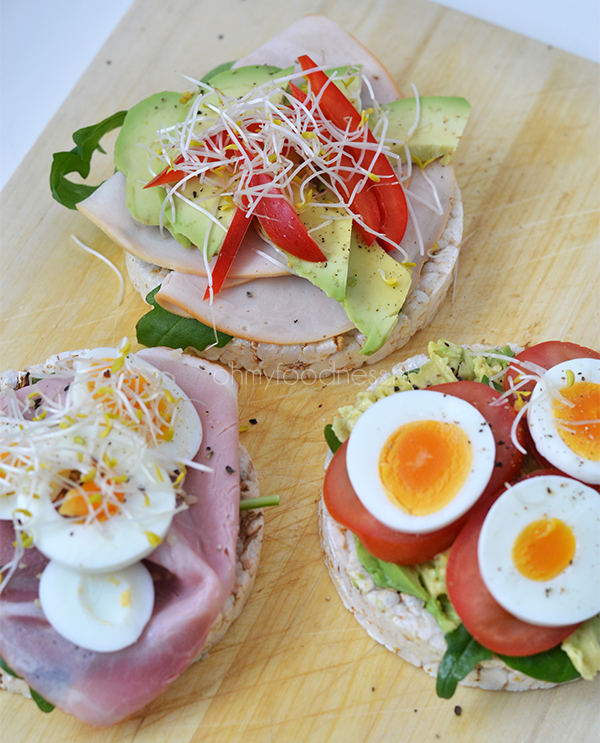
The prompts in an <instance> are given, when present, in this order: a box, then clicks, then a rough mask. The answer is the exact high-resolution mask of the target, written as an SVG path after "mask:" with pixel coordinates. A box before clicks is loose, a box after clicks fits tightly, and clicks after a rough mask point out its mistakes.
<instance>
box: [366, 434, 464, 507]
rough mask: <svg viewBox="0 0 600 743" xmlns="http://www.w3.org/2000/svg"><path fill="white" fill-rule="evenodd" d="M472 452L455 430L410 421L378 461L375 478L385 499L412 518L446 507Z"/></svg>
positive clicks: (389, 440) (393, 436) (389, 441)
mask: <svg viewBox="0 0 600 743" xmlns="http://www.w3.org/2000/svg"><path fill="white" fill-rule="evenodd" d="M472 461H473V452H472V449H471V444H470V442H469V437H468V436H467V434H466V433H465V432H464V431H463V430H462V428H460V427H459V426H457V425H455V424H453V423H442V422H440V421H430V420H426V421H413V422H411V423H406V424H405V425H403V426H401V427H400V428H398V429H397V430H396V431H394V433H393V434H392V435H391V436H390V437H389V439H388V440H387V441H386V444H385V446H384V447H383V450H382V452H381V455H380V457H379V476H380V478H381V482H382V484H383V487H384V489H385V491H386V493H387V496H388V498H389V499H390V500H391V501H392V502H393V503H394V504H395V505H397V506H399V507H400V508H402V510H404V511H406V512H407V513H409V514H411V515H413V516H426V515H428V514H431V513H436V512H437V511H439V510H441V509H442V508H444V506H446V505H448V503H450V501H451V500H452V499H453V498H454V497H455V496H456V494H457V493H458V492H459V490H460V489H461V488H462V486H463V485H464V482H465V480H466V479H467V476H468V474H469V471H470V469H471V463H472Z"/></svg>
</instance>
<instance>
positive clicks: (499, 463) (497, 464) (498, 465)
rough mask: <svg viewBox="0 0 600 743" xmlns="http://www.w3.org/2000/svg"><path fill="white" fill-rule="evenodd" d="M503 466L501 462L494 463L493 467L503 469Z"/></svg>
mask: <svg viewBox="0 0 600 743" xmlns="http://www.w3.org/2000/svg"><path fill="white" fill-rule="evenodd" d="M503 466H504V465H503V464H502V462H496V463H495V464H494V467H503Z"/></svg>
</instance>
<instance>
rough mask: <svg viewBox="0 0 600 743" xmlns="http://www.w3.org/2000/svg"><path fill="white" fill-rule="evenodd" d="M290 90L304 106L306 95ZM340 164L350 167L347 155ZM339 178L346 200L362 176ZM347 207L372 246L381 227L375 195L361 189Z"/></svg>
mask: <svg viewBox="0 0 600 743" xmlns="http://www.w3.org/2000/svg"><path fill="white" fill-rule="evenodd" d="M290 90H291V92H292V94H293V96H294V98H296V100H298V101H300V102H301V103H304V104H306V100H307V98H308V96H307V95H306V93H304V92H303V91H302V90H300V88H298V87H297V86H296V85H294V83H292V82H290ZM342 164H344V165H346V166H349V165H350V157H349V156H348V155H342ZM341 178H342V181H343V184H344V191H345V195H346V198H348V197H349V196H350V194H351V193H352V192H353V191H354V189H355V188H356V185H357V183H358V182H359V181H360V180H362V176H360V175H359V174H358V173H355V174H350V173H348V174H347V175H346V176H344V175H341ZM349 206H350V211H351V212H353V213H354V214H357V215H358V216H359V217H360V218H361V220H362V221H363V222H364V223H365V225H366V229H365V228H364V227H363V226H362V225H361V224H360V223H358V222H356V221H355V222H354V226H355V227H356V229H357V230H358V232H359V233H360V234H361V235H362V238H363V240H364V241H365V242H366V244H367V245H372V244H373V243H374V242H375V234H374V233H375V232H379V230H380V227H381V212H380V209H379V203H378V201H377V198H376V197H375V194H374V193H373V192H372V191H371V190H370V189H368V188H362V189H361V190H360V191H357V192H356V194H355V195H354V198H353V199H352V201H351V202H350V204H349Z"/></svg>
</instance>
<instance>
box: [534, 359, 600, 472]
mask: <svg viewBox="0 0 600 743" xmlns="http://www.w3.org/2000/svg"><path fill="white" fill-rule="evenodd" d="M527 424H528V426H529V431H530V432H531V437H532V438H533V441H534V443H535V445H536V448H537V450H538V452H539V453H540V454H541V455H542V456H543V457H544V458H545V459H547V460H548V462H550V463H551V464H553V465H554V466H555V467H556V468H557V469H559V470H561V472H564V473H565V474H567V475H571V477H576V478H577V479H578V480H582V481H583V482H587V483H591V484H594V485H598V484H600V361H598V360H597V359H587V358H585V359H573V360H571V361H565V362H563V363H561V364H557V365H556V366H553V367H552V368H551V369H549V370H548V371H547V372H546V373H545V374H544V375H543V377H542V378H541V379H540V380H539V382H538V383H537V384H536V386H535V389H534V390H533V393H532V395H531V403H530V405H529V408H528V410H527Z"/></svg>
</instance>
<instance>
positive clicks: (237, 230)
mask: <svg viewBox="0 0 600 743" xmlns="http://www.w3.org/2000/svg"><path fill="white" fill-rule="evenodd" d="M251 222H252V217H248V215H247V214H246V212H245V211H244V210H243V209H240V208H239V207H237V208H236V210H235V214H234V215H233V219H232V220H231V224H230V225H229V229H228V230H227V234H226V235H225V238H224V240H223V244H222V245H221V250H219V254H218V255H217V260H216V262H215V266H214V268H213V270H212V293H213V295H215V294H218V293H219V292H220V291H221V287H222V286H223V282H224V281H225V279H226V277H227V274H228V273H229V269H230V268H231V264H232V263H233V261H234V258H235V256H236V255H237V252H238V250H239V247H240V245H241V244H242V240H243V239H244V235H245V234H246V232H247V231H248V227H250V223H251ZM208 297H210V288H209V287H206V291H205V292H204V299H208Z"/></svg>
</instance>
